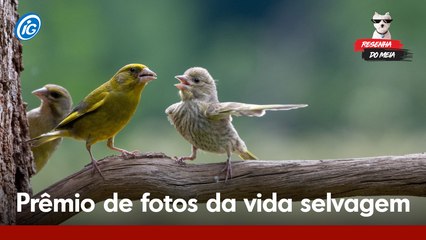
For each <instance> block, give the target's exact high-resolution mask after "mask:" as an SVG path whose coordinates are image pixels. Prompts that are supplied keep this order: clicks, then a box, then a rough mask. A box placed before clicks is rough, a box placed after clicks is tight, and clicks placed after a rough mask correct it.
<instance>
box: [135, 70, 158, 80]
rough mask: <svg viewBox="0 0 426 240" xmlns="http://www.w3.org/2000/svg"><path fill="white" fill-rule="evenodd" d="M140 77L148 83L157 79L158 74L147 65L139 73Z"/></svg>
mask: <svg viewBox="0 0 426 240" xmlns="http://www.w3.org/2000/svg"><path fill="white" fill-rule="evenodd" d="M138 77H139V81H140V82H141V83H147V82H149V81H152V80H154V79H157V74H156V73H155V72H153V71H151V70H150V69H149V68H147V67H146V68H144V69H143V70H142V71H141V72H140V73H139V76H138Z"/></svg>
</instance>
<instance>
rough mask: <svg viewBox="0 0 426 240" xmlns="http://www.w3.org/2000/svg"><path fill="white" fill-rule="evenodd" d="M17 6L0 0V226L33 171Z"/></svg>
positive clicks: (9, 220) (10, 217) (12, 218)
mask: <svg viewBox="0 0 426 240" xmlns="http://www.w3.org/2000/svg"><path fill="white" fill-rule="evenodd" d="M17 5H18V2H17V0H15V1H12V0H4V1H0V45H1V46H0V55H1V61H0V75H1V78H0V149H1V151H0V224H14V223H15V222H16V193H17V192H30V191H31V187H30V181H29V179H30V176H31V175H32V174H33V172H34V170H33V166H32V154H31V150H30V148H29V146H28V144H26V142H25V141H26V140H27V139H28V136H29V132H28V124H27V119H26V114H25V107H24V103H23V101H22V97H21V85H20V79H19V76H20V72H21V71H22V70H23V67H22V58H21V54H22V45H21V43H20V42H19V40H18V39H17V38H15V37H14V34H13V28H14V26H15V23H16V21H17V19H18V13H17Z"/></svg>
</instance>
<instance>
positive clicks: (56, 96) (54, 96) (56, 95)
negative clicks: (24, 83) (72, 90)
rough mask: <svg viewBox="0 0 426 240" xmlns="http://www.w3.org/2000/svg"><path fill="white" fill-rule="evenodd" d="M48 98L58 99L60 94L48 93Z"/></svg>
mask: <svg viewBox="0 0 426 240" xmlns="http://www.w3.org/2000/svg"><path fill="white" fill-rule="evenodd" d="M50 96H51V97H53V98H59V97H60V96H61V94H59V93H57V92H50Z"/></svg>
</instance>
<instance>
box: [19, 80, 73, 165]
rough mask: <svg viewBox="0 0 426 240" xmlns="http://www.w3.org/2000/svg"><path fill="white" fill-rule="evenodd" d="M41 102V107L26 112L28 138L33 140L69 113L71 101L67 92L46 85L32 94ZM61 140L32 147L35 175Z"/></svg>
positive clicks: (57, 86) (57, 87)
mask: <svg viewBox="0 0 426 240" xmlns="http://www.w3.org/2000/svg"><path fill="white" fill-rule="evenodd" d="M32 93H33V94H34V95H36V96H37V97H38V98H40V100H41V105H40V107H38V108H34V109H32V110H31V111H29V112H27V119H28V124H29V128H30V137H31V138H34V137H37V136H40V135H41V134H43V133H47V132H49V131H50V130H52V129H53V128H54V127H56V125H58V123H59V122H60V121H62V119H64V118H65V117H66V116H67V115H68V114H69V113H70V111H71V107H72V99H71V95H70V94H69V92H68V91H67V90H66V89H65V88H63V87H61V86H59V85H55V84H47V85H45V86H44V87H42V88H40V89H37V90H34V91H33V92H32ZM61 141H62V138H58V139H55V140H54V141H51V142H48V143H45V144H42V145H40V146H38V147H32V148H31V151H32V152H33V156H34V163H35V168H36V173H38V172H40V170H41V169H42V168H43V167H44V166H45V165H46V163H47V161H48V160H49V158H50V157H51V156H52V154H53V152H54V151H55V150H56V148H57V146H58V145H59V144H60V143H61Z"/></svg>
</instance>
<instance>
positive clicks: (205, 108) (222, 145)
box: [166, 67, 308, 181]
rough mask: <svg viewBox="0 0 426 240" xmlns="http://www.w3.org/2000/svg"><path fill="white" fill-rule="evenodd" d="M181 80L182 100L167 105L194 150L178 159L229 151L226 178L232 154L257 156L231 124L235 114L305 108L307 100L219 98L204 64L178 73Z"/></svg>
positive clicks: (177, 77)
mask: <svg viewBox="0 0 426 240" xmlns="http://www.w3.org/2000/svg"><path fill="white" fill-rule="evenodd" d="M175 78H176V79H178V80H179V81H180V83H178V84H175V86H176V87H177V88H178V89H179V95H180V98H181V102H178V103H175V104H173V105H171V106H169V107H168V108H167V109H166V114H167V115H168V118H169V121H170V123H171V124H172V125H174V126H175V128H176V129H177V131H178V132H179V133H180V134H181V135H182V136H183V137H184V138H185V139H186V140H187V141H188V142H189V143H191V144H192V154H191V155H190V156H186V157H180V158H178V162H180V163H182V162H183V161H184V160H194V159H195V158H196V156H197V150H198V149H201V150H204V151H207V152H213V153H219V154H226V155H227V159H226V165H225V168H224V169H223V171H226V178H225V181H227V180H228V178H229V177H230V178H232V167H231V154H232V153H233V152H236V153H237V154H239V156H240V157H241V158H242V159H244V160H250V159H252V160H255V159H257V157H256V156H254V155H253V154H252V153H251V152H250V151H248V150H247V147H246V144H245V143H244V141H243V140H242V139H241V138H240V136H239V135H238V133H237V131H236V130H235V128H234V126H233V125H232V123H231V121H232V117H231V116H232V115H233V116H249V117H253V116H254V117H261V116H263V115H264V114H265V111H266V110H271V111H277V110H291V109H297V108H303V107H306V106H308V105H306V104H289V105H279V104H273V105H257V104H246V103H238V102H223V103H221V102H219V100H218V97H217V90H216V84H215V80H214V79H213V78H212V76H211V75H210V74H209V72H208V71H207V70H206V69H204V68H201V67H193V68H190V69H188V70H186V71H185V73H184V74H183V75H179V76H176V77H175Z"/></svg>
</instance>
